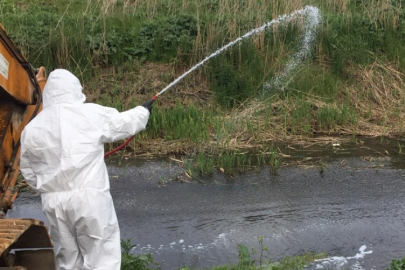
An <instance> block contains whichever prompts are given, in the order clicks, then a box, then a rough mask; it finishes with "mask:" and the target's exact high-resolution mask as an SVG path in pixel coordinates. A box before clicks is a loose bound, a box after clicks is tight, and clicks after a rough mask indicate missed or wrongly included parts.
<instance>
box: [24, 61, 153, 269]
mask: <svg viewBox="0 0 405 270" xmlns="http://www.w3.org/2000/svg"><path fill="white" fill-rule="evenodd" d="M85 99H86V97H85V95H84V94H83V93H82V86H81V84H80V81H79V80H78V78H77V77H75V76H74V75H73V74H72V73H70V72H69V71H67V70H63V69H57V70H54V71H53V72H51V73H50V74H49V78H48V80H47V83H46V85H45V88H44V93H43V111H42V112H41V113H40V114H39V115H37V116H36V117H35V118H34V119H33V120H32V121H31V122H30V123H29V124H28V125H27V126H26V127H25V129H24V131H23V133H22V135H21V160H20V167H21V173H22V175H23V176H24V178H25V179H26V181H27V182H28V183H29V184H30V186H32V187H33V188H35V189H37V190H38V191H40V192H41V199H42V209H43V211H44V212H45V214H46V216H47V218H48V220H49V223H50V230H51V238H52V241H53V243H54V248H55V253H56V262H57V267H58V269H59V270H65V269H66V270H67V269H69V270H72V269H74V270H79V269H80V270H81V269H105V270H119V269H120V266H121V246H120V240H121V239H120V230H119V227H118V221H117V216H116V213H115V209H114V205H113V200H112V197H111V195H110V184H109V177H108V173H107V169H106V165H105V163H104V143H109V142H114V141H117V140H122V139H125V138H127V137H130V136H132V135H134V134H136V133H138V132H140V131H141V130H143V129H145V127H146V124H147V122H148V119H149V115H150V113H151V110H152V103H153V100H151V101H148V102H146V103H145V104H143V105H141V106H137V107H135V108H134V109H131V110H128V111H125V112H121V113H119V112H118V111H117V110H116V109H114V108H109V107H103V106H100V105H97V104H93V103H84V101H85Z"/></svg>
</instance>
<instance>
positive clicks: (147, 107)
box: [141, 99, 155, 114]
mask: <svg viewBox="0 0 405 270" xmlns="http://www.w3.org/2000/svg"><path fill="white" fill-rule="evenodd" d="M153 102H155V100H154V99H151V100H149V101H147V102H145V103H144V104H142V105H141V106H143V107H145V108H146V109H148V111H149V113H150V114H151V113H152V109H153V108H152V104H153Z"/></svg>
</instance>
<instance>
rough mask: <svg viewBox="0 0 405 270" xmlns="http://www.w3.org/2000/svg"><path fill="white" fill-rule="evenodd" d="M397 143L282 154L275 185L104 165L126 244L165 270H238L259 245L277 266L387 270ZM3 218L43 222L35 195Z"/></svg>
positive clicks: (267, 180)
mask: <svg viewBox="0 0 405 270" xmlns="http://www.w3.org/2000/svg"><path fill="white" fill-rule="evenodd" d="M401 143H403V142H401V141H400V142H396V141H395V142H392V141H389V142H388V141H382V140H363V143H361V148H359V144H355V143H353V142H348V143H344V144H342V147H341V148H339V149H333V148H332V147H331V146H330V145H329V144H327V145H322V146H314V147H308V148H303V147H289V146H288V147H287V146H283V147H280V150H282V151H283V152H284V154H286V155H291V156H292V157H291V158H285V159H286V161H289V163H290V164H294V165H292V166H287V167H283V168H281V169H280V170H279V171H278V175H276V176H275V175H272V174H271V173H270V171H269V169H268V168H265V167H264V168H262V169H260V170H258V171H255V172H249V173H246V174H243V175H238V176H234V177H233V178H230V177H227V176H224V175H223V174H215V175H213V176H212V177H207V178H204V179H201V181H200V182H199V183H180V182H177V181H175V180H176V179H177V178H178V176H179V175H181V173H182V170H181V168H180V167H179V166H178V164H176V163H175V162H171V161H170V160H139V159H138V160H137V159H133V160H126V161H125V162H124V163H123V164H122V166H121V167H119V166H117V164H116V163H115V162H114V160H110V161H109V172H110V176H111V187H112V188H111V192H112V195H113V198H114V202H115V206H116V211H117V215H118V218H119V221H120V227H121V233H122V238H123V239H128V238H131V239H132V242H133V243H135V244H137V245H138V246H137V247H136V248H135V249H134V253H146V252H150V253H152V254H153V256H154V258H155V259H156V261H157V262H159V263H161V265H162V268H163V269H178V268H180V267H181V266H189V267H199V268H203V267H206V266H213V265H221V264H228V263H236V262H237V244H238V243H244V244H246V245H247V246H248V247H255V248H256V249H259V244H258V241H257V238H258V237H259V236H263V237H264V240H263V244H264V246H266V247H268V248H269V250H270V255H269V256H271V257H273V259H275V260H277V259H279V258H281V257H284V256H286V255H289V256H295V255H300V254H303V253H306V252H311V251H314V252H327V253H328V255H329V257H328V258H327V259H326V260H323V261H319V262H316V263H315V264H314V265H312V266H310V267H309V269H316V268H317V267H323V268H324V269H367V270H368V269H385V268H387V267H388V266H389V263H390V261H391V260H392V259H397V258H402V257H403V256H404V255H405V230H404V224H405V215H404V211H405V210H404V209H405V199H404V195H405V181H404V179H405V170H404V168H405V162H404V161H403V157H405V156H403V155H402V154H400V153H398V152H400V151H401V150H400V147H399V144H401ZM403 144H404V145H405V142H404V143H403ZM292 148H294V149H292ZM287 159H289V160H287ZM321 164H322V165H321ZM162 183H163V184H165V185H161V184H162ZM8 216H9V217H35V218H41V219H44V216H43V215H42V213H41V210H40V200H39V197H38V195H36V194H33V193H24V194H22V196H21V197H20V198H19V199H18V200H17V202H16V204H15V208H14V209H13V210H11V211H10V212H9V214H8ZM269 256H266V257H267V258H268V257H269Z"/></svg>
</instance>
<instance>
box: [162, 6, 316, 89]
mask: <svg viewBox="0 0 405 270" xmlns="http://www.w3.org/2000/svg"><path fill="white" fill-rule="evenodd" d="M300 17H304V18H306V19H307V20H306V23H305V31H304V35H303V40H302V42H301V48H300V50H299V51H298V52H297V53H295V54H294V55H293V56H292V58H291V60H290V61H289V62H288V63H287V65H286V67H285V69H284V71H283V72H282V73H281V74H280V75H278V76H277V77H276V78H275V79H274V80H273V81H272V82H270V83H266V84H265V86H264V89H265V90H266V89H271V88H273V87H274V86H279V85H280V84H281V83H283V81H284V80H285V78H286V77H287V76H289V74H290V73H291V71H292V70H293V69H295V68H296V67H297V65H298V64H299V63H300V62H301V61H302V60H304V59H305V57H307V56H308V55H309V53H310V49H311V44H312V43H313V41H314V39H315V34H316V29H317V27H318V25H319V24H320V22H321V16H320V12H319V9H318V8H316V7H314V6H306V7H304V8H303V9H299V10H296V11H294V12H293V13H290V14H284V15H281V16H280V17H278V18H277V19H274V20H272V21H270V22H267V23H265V24H264V25H262V26H261V27H258V28H255V29H253V30H251V31H249V32H247V33H246V34H244V35H243V36H241V37H239V38H237V39H235V40H234V41H232V42H230V43H228V44H226V45H225V46H223V47H222V48H220V49H218V50H217V51H215V52H213V53H212V54H210V55H209V56H208V57H206V58H205V59H204V60H202V61H201V62H199V63H198V64H196V65H195V66H193V67H192V68H191V69H189V70H188V71H186V72H185V73H184V74H183V75H181V76H180V77H178V78H177V79H175V80H174V81H173V82H171V83H170V84H169V85H168V86H166V87H165V88H164V89H163V90H162V91H160V92H159V93H158V94H157V96H159V95H161V94H163V93H164V92H165V91H167V90H168V89H170V88H171V87H172V86H174V85H176V84H177V83H178V82H179V81H180V80H182V79H183V78H184V77H186V76H187V75H188V74H190V73H191V72H193V71H195V70H197V69H198V68H199V67H200V66H202V65H204V64H205V63H206V62H207V61H208V60H210V59H211V58H213V57H216V56H217V55H219V54H220V53H222V52H224V51H226V50H227V49H229V48H230V47H232V46H233V45H235V44H237V43H239V42H240V41H242V40H244V39H246V38H248V37H250V36H252V35H254V34H257V33H260V32H263V31H264V30H266V29H267V28H269V27H271V26H273V25H274V24H280V23H283V24H286V23H289V22H291V20H293V19H296V18H300Z"/></svg>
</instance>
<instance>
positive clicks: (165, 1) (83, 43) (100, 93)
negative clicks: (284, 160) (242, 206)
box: [0, 0, 405, 172]
mask: <svg viewBox="0 0 405 270" xmlns="http://www.w3.org/2000/svg"><path fill="white" fill-rule="evenodd" d="M0 3H1V5H0V21H1V23H2V24H3V25H4V26H5V28H6V29H7V30H8V32H9V34H10V35H11V36H12V37H13V39H14V40H15V42H16V43H17V44H18V46H19V47H20V48H21V50H22V51H23V53H24V54H25V55H26V56H27V58H28V59H29V60H30V62H31V63H32V64H33V65H34V66H45V67H46V68H47V70H48V71H51V70H53V69H54V68H66V69H69V70H71V71H72V72H74V73H75V74H76V75H77V76H78V77H79V78H80V80H81V81H82V83H83V85H84V91H85V94H86V95H87V100H88V101H90V102H96V103H100V104H103V105H107V106H113V107H115V108H117V109H118V110H120V111H123V110H126V109H129V108H132V107H134V106H136V105H138V104H140V103H143V102H144V101H146V100H148V99H150V98H151V97H152V96H153V95H154V94H156V93H157V92H159V91H161V90H162V89H163V88H164V87H165V86H167V85H168V84H169V83H171V82H172V81H173V80H174V79H176V78H178V77H179V76H180V75H182V74H183V73H184V72H185V71H187V70H188V69H189V68H191V67H192V66H194V65H195V64H197V63H199V62H200V61H201V60H203V59H204V58H205V57H206V56H208V55H210V54H211V53H212V52H214V51H215V50H217V49H219V48H221V47H222V46H224V45H226V44H228V43H229V42H231V41H233V40H235V39H237V38H238V37H240V36H241V35H243V34H245V33H247V32H248V31H250V30H251V29H254V28H257V27H260V26H262V25H263V24H264V23H266V22H269V21H271V20H273V19H276V18H278V16H280V15H282V14H290V13H291V12H294V11H295V10H297V9H301V8H303V7H304V6H306V5H312V6H315V7H317V8H318V9H319V10H320V13H321V19H322V21H321V23H320V25H319V26H318V27H317V28H316V32H315V33H316V34H315V36H314V40H313V42H311V46H310V53H309V54H308V55H306V57H304V58H303V59H301V60H302V61H300V62H299V64H298V65H297V66H296V68H294V69H293V70H291V71H289V73H288V74H287V76H284V77H282V76H281V75H282V74H283V72H285V70H286V65H288V64H289V63H290V61H291V58H292V57H293V56H294V54H295V53H296V52H297V51H298V50H299V49H300V46H301V45H302V44H301V43H302V42H303V37H304V35H305V34H306V33H307V32H306V31H307V30H306V29H307V28H306V26H307V24H308V20H305V19H304V18H300V19H296V20H292V21H291V23H288V24H283V23H280V24H274V25H273V26H272V27H269V28H268V29H266V31H262V32H260V33H258V34H255V35H253V36H252V37H251V38H247V39H245V40H244V41H243V42H240V43H238V44H236V45H234V46H232V47H231V48H229V49H228V50H226V51H224V52H223V53H221V54H219V55H218V56H217V57H214V58H213V59H211V60H210V61H208V62H207V63H206V64H204V65H203V66H201V68H199V69H198V70H196V71H194V72H192V73H190V74H189V75H188V76H187V77H185V78H184V79H183V80H181V81H180V82H179V83H178V84H176V85H175V86H173V87H172V88H170V89H169V91H167V92H165V94H164V95H162V96H161V97H160V98H159V99H158V101H157V102H156V103H155V104H156V105H155V109H154V111H153V114H152V116H151V119H150V121H149V123H148V127H147V130H146V131H145V132H143V133H141V134H139V135H138V136H137V137H136V139H135V140H134V141H133V142H132V143H131V144H130V145H129V147H128V148H127V150H129V151H132V152H133V153H135V154H137V155H160V154H163V155H168V154H169V155H170V154H186V155H188V156H194V157H196V158H198V157H200V162H199V164H202V163H206V164H208V166H210V167H211V171H212V168H217V169H218V168H219V167H220V166H221V162H223V163H226V162H230V161H229V160H228V161H227V159H229V157H227V155H228V156H229V153H233V154H235V156H236V157H239V158H240V157H242V159H243V153H245V152H246V151H255V152H258V151H257V150H258V149H259V150H260V149H261V148H263V147H264V148H266V147H270V146H271V144H272V143H273V142H275V141H291V142H300V143H302V142H305V141H308V139H312V138H313V137H314V136H318V135H321V136H323V135H328V136H342V135H351V136H357V135H365V136H401V135H402V134H403V132H404V128H405V126H404V123H405V119H404V113H405V108H404V106H402V104H403V99H404V70H405V45H404V44H405V42H404V41H405V21H404V15H405V11H404V8H403V7H404V5H405V1H391V0H378V1H377V0H362V1H355V0H351V1H350V0H334V1H320V0H294V1H281V0H267V1H252V0H227V1H222V0H218V1H212V0H202V1H198V2H196V1H183V0H153V1H136V0H134V1H130V0H104V1H80V0H71V1H51V0H34V1H26V0H19V1H14V0H1V1H0ZM280 77H282V80H278V81H277V83H276V84H275V83H274V81H275V79H276V78H280ZM269 85H270V86H269ZM114 146H116V145H109V146H107V147H108V148H111V147H114ZM262 152H264V153H268V155H267V156H264V159H263V160H268V161H269V162H270V160H271V159H272V155H273V154H274V152H272V151H262ZM211 156H216V157H219V156H221V157H224V158H223V159H221V158H215V159H216V160H215V162H212V160H211V159H209V158H207V159H205V160H204V162H202V161H201V157H211ZM193 160H194V162H195V161H196V159H193ZM238 160H239V161H238ZM245 160H246V163H244V165H246V166H249V163H248V161H247V160H248V159H245ZM233 162H234V163H233V164H234V165H238V163H237V162H241V161H240V159H238V158H234V161H233ZM210 164H211V165H210ZM204 166H205V165H204ZM204 166H201V170H200V172H209V171H210V170H207V169H206V168H203V167H204Z"/></svg>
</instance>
